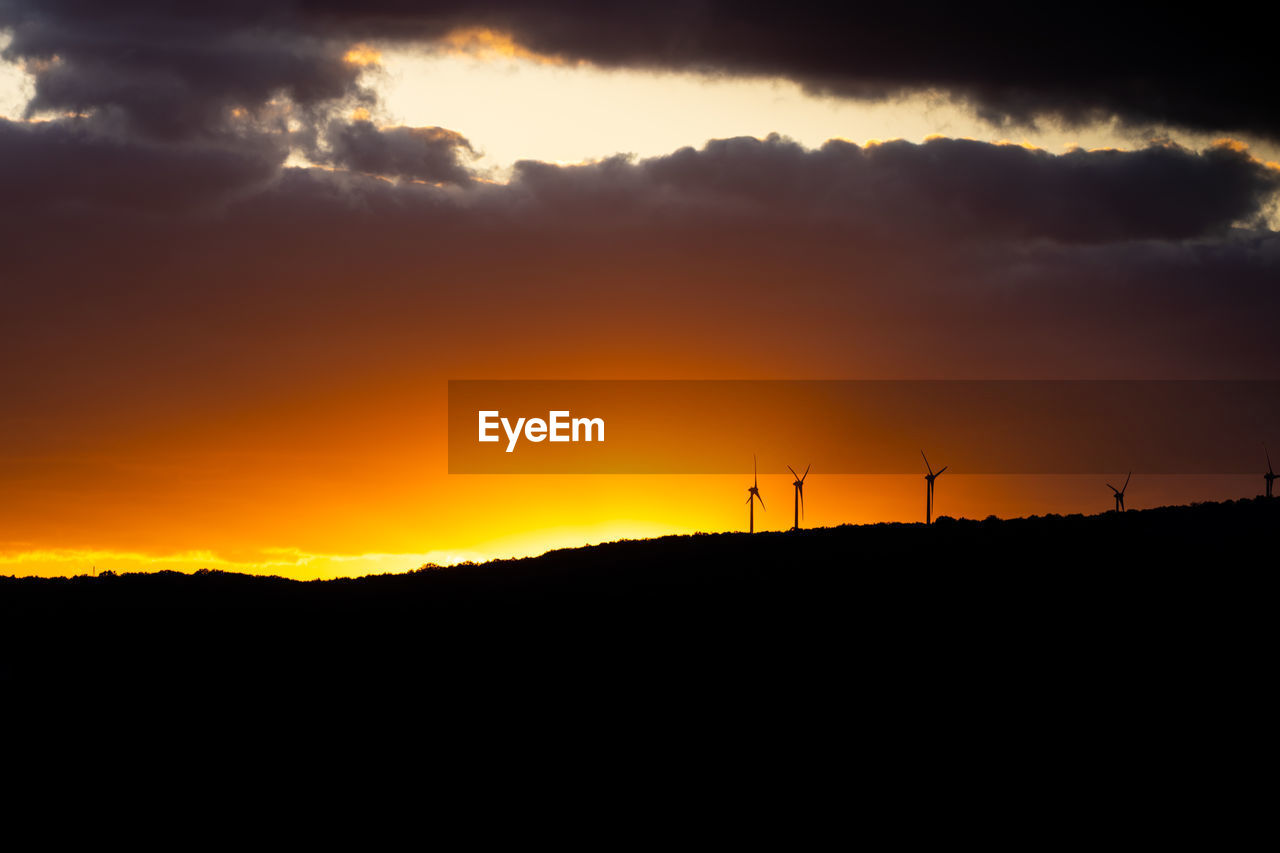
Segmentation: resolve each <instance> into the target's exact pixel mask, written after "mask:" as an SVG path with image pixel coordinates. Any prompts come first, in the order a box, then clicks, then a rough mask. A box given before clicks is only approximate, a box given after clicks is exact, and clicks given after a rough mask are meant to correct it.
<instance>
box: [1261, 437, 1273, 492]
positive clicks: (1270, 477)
mask: <svg viewBox="0 0 1280 853" xmlns="http://www.w3.org/2000/svg"><path fill="white" fill-rule="evenodd" d="M1262 452H1263V453H1265V454H1267V473H1265V474H1263V475H1262V479H1264V480H1266V481H1267V497H1271V484H1272V483H1273V482H1275V479H1276V472H1275V471H1272V470H1271V451H1269V450H1267V448H1266V447H1263V448H1262Z"/></svg>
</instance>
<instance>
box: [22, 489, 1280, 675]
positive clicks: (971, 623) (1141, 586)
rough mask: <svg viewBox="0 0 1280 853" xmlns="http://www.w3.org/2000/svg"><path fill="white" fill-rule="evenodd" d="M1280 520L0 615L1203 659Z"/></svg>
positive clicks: (489, 571)
mask: <svg viewBox="0 0 1280 853" xmlns="http://www.w3.org/2000/svg"><path fill="white" fill-rule="evenodd" d="M1277 520H1280V501H1267V500H1264V499H1256V500H1247V501H1238V502H1228V503H1222V504H1202V505H1195V506H1186V507H1165V508H1160V509H1152V510H1145V511H1139V512H1128V513H1125V514H1123V515H1121V514H1116V513H1106V514H1103V515H1097V516H1087V517H1086V516H1078V515H1077V516H1066V517H1059V516H1049V517H1035V518H1028V519H1017V520H998V519H995V518H991V519H988V520H986V521H967V520H952V519H947V518H942V519H939V520H938V522H937V523H936V524H935V525H934V526H933V527H928V528H927V527H925V526H923V525H920V524H877V525H867V526H842V527H837V528H827V529H819V530H805V531H800V532H788V533H761V534H756V535H754V536H750V535H747V534H742V533H723V534H709V535H694V536H673V537H665V538H661V539H653V540H642V541H621V542H613V543H609V544H605V545H599V546H594V547H585V548H576V549H567V550H560V551H552V552H549V553H547V554H544V555H542V556H539V557H533V558H527V559H519V560H499V561H494V562H490V563H485V564H483V565H463V566H457V567H452V568H426V569H423V570H420V571H416V572H411V573H408V574H397V575H381V576H370V577H364V578H359V579H348V580H334V581H326V582H298V581H290V580H286V579H282V578H277V577H257V576H250V575H239V574H231V573H224V572H199V573H196V574H193V575H185V574H180V573H176V572H159V573H154V574H126V575H120V576H99V577H96V578H91V577H76V578H54V579H38V578H0V617H3V618H4V621H5V623H6V625H7V626H9V630H10V631H11V632H12V631H18V628H17V627H15V626H20V628H21V630H20V633H18V634H17V635H16V636H13V637H12V643H13V645H11V646H10V648H17V649H23V648H25V649H28V650H30V651H31V652H33V653H35V652H39V651H41V650H42V649H44V648H46V647H51V648H62V647H68V648H72V649H75V648H79V649H81V650H83V651H84V652H85V654H86V656H88V657H108V658H109V657H111V656H112V655H115V654H117V652H116V651H115V649H116V648H117V647H118V648H123V647H125V646H128V645H130V644H136V645H138V646H141V647H142V648H148V647H150V648H155V647H163V648H165V649H172V648H178V649H182V648H189V649H200V648H208V649H210V654H213V655H214V656H217V654H218V652H217V649H219V648H223V647H225V648H227V649H235V648H239V647H242V646H246V645H247V646H250V647H252V646H253V645H254V644H255V643H257V644H258V646H259V651H260V652H261V653H262V654H269V653H271V652H272V651H273V650H274V651H279V650H280V649H281V648H284V649H287V650H288V651H289V652H290V653H291V654H292V653H294V652H296V654H297V655H298V656H299V657H300V658H304V659H313V658H316V657H318V658H321V659H327V658H329V657H330V656H338V657H341V656H342V655H343V654H344V653H345V652H346V651H347V650H349V649H350V648H352V645H353V644H354V645H355V646H357V647H363V646H364V645H365V643H367V642H369V641H370V640H371V638H373V639H376V638H382V640H384V641H385V642H384V644H383V649H382V651H381V655H382V656H383V657H384V658H393V657H399V656H404V657H406V658H410V659H418V660H427V659H432V660H437V661H438V660H441V659H442V658H444V659H461V658H465V657H466V656H467V655H469V654H472V653H478V652H479V650H484V649H494V648H498V649H508V650H510V651H511V652H512V653H515V654H518V653H519V652H520V651H522V650H527V649H531V648H536V647H538V646H540V645H544V644H548V643H560V644H563V645H564V646H565V647H567V648H570V649H578V650H579V653H581V652H582V650H586V651H587V652H589V651H591V650H602V649H604V648H609V647H613V648H628V649H632V650H637V651H644V650H650V651H652V652H653V653H655V654H657V653H659V652H661V651H663V650H666V649H671V648H679V649H693V648H700V649H706V648H708V644H711V645H719V646H722V647H723V649H724V652H725V653H726V654H735V653H737V652H738V651H740V650H745V649H753V650H755V651H756V652H757V653H760V654H765V655H770V654H775V653H778V650H784V649H785V650H788V651H790V652H792V653H801V654H800V657H801V658H802V659H803V660H809V659H812V658H814V657H818V658H822V657H826V656H828V655H830V654H835V655H839V654H843V651H842V650H844V649H846V648H848V647H850V646H856V647H857V648H858V649H860V650H861V651H864V652H865V651H869V650H872V649H875V648H883V649H885V650H887V651H892V652H895V653H897V652H901V651H903V650H908V649H912V648H923V647H924V646H926V645H930V644H931V645H932V646H933V647H934V649H935V651H936V655H937V657H939V658H941V657H945V656H946V655H948V654H950V653H951V651H952V650H954V649H956V648H958V647H968V648H970V649H973V650H974V651H975V652H977V651H978V650H979V649H981V648H984V647H985V648H988V649H989V651H990V652H991V653H993V654H1000V655H1003V654H1009V653H1014V652H1016V651H1017V650H1018V649H1019V648H1020V647H1025V646H1026V644H1027V643H1029V642H1030V643H1038V644H1039V645H1040V648H1041V649H1042V650H1044V651H1045V653H1050V652H1051V651H1052V650H1060V651H1063V652H1066V651H1068V650H1070V649H1073V648H1074V649H1081V648H1096V647H1097V646H1098V645H1099V644H1100V643H1102V642H1104V641H1106V640H1107V639H1108V638H1109V639H1111V640H1117V641H1124V647H1125V648H1127V649H1130V650H1134V649H1135V648H1136V647H1135V646H1134V645H1133V642H1137V641H1139V639H1141V641H1142V642H1144V643H1149V644H1152V646H1151V647H1152V648H1161V647H1162V648H1169V647H1170V646H1171V645H1173V644H1178V643H1187V644H1189V645H1190V646H1195V645H1196V644H1197V643H1198V649H1199V650H1198V651H1197V652H1196V653H1197V654H1200V653H1203V651H1204V649H1205V648H1206V647H1207V646H1208V645H1209V644H1212V645H1215V646H1220V645H1221V643H1223V642H1224V641H1225V640H1226V639H1227V638H1228V637H1238V639H1239V642H1240V643H1242V644H1244V643H1247V642H1249V641H1250V640H1249V638H1248V637H1246V636H1245V635H1246V634H1247V632H1249V631H1250V630H1256V629H1258V628H1260V623H1258V622H1257V621H1255V617H1260V616H1261V615H1262V613H1261V612H1262V610H1263V609H1264V608H1269V607H1270V591H1269V584H1268V583H1267V581H1269V575H1270V573H1271V571H1272V570H1273V566H1274V562H1275V558H1274V556H1273V555H1272V552H1271V551H1270V547H1271V543H1272V542H1273V540H1274V536H1275V532H1276V530H1277ZM1196 636H1198V637H1199V639H1198V640H1195V641H1194V642H1193V637H1196ZM1128 641H1133V642H1128ZM78 644H83V645H78ZM219 644H221V645H219ZM282 644H283V645H282ZM601 644H603V645H601ZM833 650H834V651H833ZM1191 651H1192V649H1191V648H1188V653H1191ZM166 653H167V652H166ZM151 654H155V652H151ZM17 657H18V658H19V659H20V657H21V656H20V655H18V656H17ZM14 659H15V657H14V656H10V657H9V660H10V662H11V663H10V665H11V666H12V665H13V664H12V661H14Z"/></svg>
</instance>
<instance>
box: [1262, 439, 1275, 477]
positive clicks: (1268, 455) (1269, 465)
mask: <svg viewBox="0 0 1280 853" xmlns="http://www.w3.org/2000/svg"><path fill="white" fill-rule="evenodd" d="M1262 452H1263V453H1265V454H1267V473H1268V474H1274V473H1275V471H1272V470H1271V451H1269V450H1267V447H1266V445H1265V444H1264V445H1263V446H1262Z"/></svg>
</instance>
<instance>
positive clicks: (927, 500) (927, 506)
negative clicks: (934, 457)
mask: <svg viewBox="0 0 1280 853" xmlns="http://www.w3.org/2000/svg"><path fill="white" fill-rule="evenodd" d="M920 455H921V456H922V457H924V467H926V468H928V469H929V473H928V474H925V475H924V481H925V483H927V485H926V487H925V490H924V523H925V524H933V481H934V480H935V479H937V478H938V477H941V476H942V472H943V471H945V470H947V468H949V467H950V466H948V465H943V466H942V469H941V470H940V471H938V473H936V474H935V473H934V472H933V469H932V468H930V467H929V457H928V456H925V455H924V451H923V450H921V451H920Z"/></svg>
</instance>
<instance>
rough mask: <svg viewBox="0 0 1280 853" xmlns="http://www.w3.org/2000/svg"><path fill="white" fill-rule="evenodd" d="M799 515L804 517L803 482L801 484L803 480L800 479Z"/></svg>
mask: <svg viewBox="0 0 1280 853" xmlns="http://www.w3.org/2000/svg"><path fill="white" fill-rule="evenodd" d="M800 517H801V518H804V484H803V481H801V485H800Z"/></svg>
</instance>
